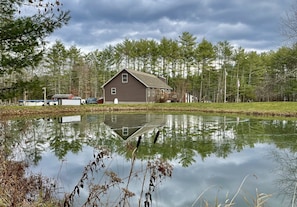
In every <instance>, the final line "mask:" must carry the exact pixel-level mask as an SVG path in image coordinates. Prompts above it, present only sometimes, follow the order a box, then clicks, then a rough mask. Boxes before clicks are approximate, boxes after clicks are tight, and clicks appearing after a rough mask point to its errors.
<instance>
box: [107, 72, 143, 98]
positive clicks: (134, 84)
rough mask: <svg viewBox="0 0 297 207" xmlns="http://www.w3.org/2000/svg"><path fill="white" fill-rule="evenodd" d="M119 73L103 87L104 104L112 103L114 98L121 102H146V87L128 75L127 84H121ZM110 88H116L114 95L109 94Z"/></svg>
mask: <svg viewBox="0 0 297 207" xmlns="http://www.w3.org/2000/svg"><path fill="white" fill-rule="evenodd" d="M123 73H126V72H125V71H123V72H121V73H119V74H118V76H116V77H115V78H114V79H113V80H112V81H110V82H109V83H108V84H107V85H105V87H104V93H105V102H107V103H108V102H113V101H114V99H115V98H117V99H118V101H119V103H121V102H146V101H147V100H146V87H145V86H144V85H143V84H142V83H140V82H139V81H138V80H137V79H135V78H134V77H133V76H131V75H130V74H129V73H127V74H128V83H122V74H123ZM111 88H116V94H115V95H113V94H111Z"/></svg>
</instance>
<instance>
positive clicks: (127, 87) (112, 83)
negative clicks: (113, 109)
mask: <svg viewBox="0 0 297 207" xmlns="http://www.w3.org/2000/svg"><path fill="white" fill-rule="evenodd" d="M102 88H103V95H104V101H105V103H113V102H115V101H118V102H119V103H150V102H163V101H166V100H167V99H168V97H169V95H170V93H171V90H172V88H171V87H170V86H169V85H167V83H166V81H165V79H161V78H158V77H156V76H154V75H152V74H148V73H144V72H140V71H135V70H128V69H124V70H122V71H120V72H119V73H117V74H116V75H115V76H114V77H112V78H111V79H110V80H108V81H107V82H106V83H105V84H104V85H103V86H102Z"/></svg>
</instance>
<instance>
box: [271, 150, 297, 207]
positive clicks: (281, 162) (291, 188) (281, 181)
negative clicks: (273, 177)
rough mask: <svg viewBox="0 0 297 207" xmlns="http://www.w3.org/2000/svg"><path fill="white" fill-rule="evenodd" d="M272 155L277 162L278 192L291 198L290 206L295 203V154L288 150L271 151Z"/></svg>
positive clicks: (296, 169) (296, 181) (296, 160)
mask: <svg viewBox="0 0 297 207" xmlns="http://www.w3.org/2000/svg"><path fill="white" fill-rule="evenodd" d="M272 156H273V158H274V160H275V162H276V163H277V164H278V167H277V172H278V176H279V178H278V180H277V186H278V187H279V188H280V190H279V192H281V194H282V195H283V196H285V197H289V198H291V199H292V200H291V202H292V206H293V205H294V206H295V205H296V204H297V201H296V198H295V199H294V197H296V193H297V154H296V153H294V152H291V151H288V150H284V151H276V150H275V151H273V152H272Z"/></svg>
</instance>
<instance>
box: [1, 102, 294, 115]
mask: <svg viewBox="0 0 297 207" xmlns="http://www.w3.org/2000/svg"><path fill="white" fill-rule="evenodd" d="M113 111H166V112H177V111H178V112H207V113H233V114H242V115H259V116H281V117H297V102H252V103H158V104H117V105H115V104H99V105H82V106H45V107H44V106H0V117H5V116H20V115H21V116H23V115H39V114H43V115H56V114H65V113H78V112H79V113H85V112H113Z"/></svg>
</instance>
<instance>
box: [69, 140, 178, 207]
mask: <svg viewBox="0 0 297 207" xmlns="http://www.w3.org/2000/svg"><path fill="white" fill-rule="evenodd" d="M139 143H140V138H139V140H138V145H139ZM138 145H137V147H136V148H134V150H133V152H132V157H131V166H130V170H129V172H127V173H128V174H125V175H123V176H122V177H120V176H119V175H118V172H117V170H116V169H113V168H112V167H111V166H110V165H108V164H106V162H108V160H109V159H111V157H112V154H111V153H110V152H109V151H108V149H104V148H102V149H98V152H95V153H94V159H93V160H91V161H90V162H89V163H88V164H87V165H86V166H85V167H84V168H83V172H82V176H81V178H79V180H78V183H77V185H75V186H74V188H73V190H72V192H70V193H69V194H67V195H66V196H65V201H64V206H66V207H67V206H73V205H74V204H75V203H76V202H79V201H78V200H76V199H77V198H78V197H79V196H80V192H81V191H82V190H83V189H87V191H88V196H87V198H86V199H85V201H83V205H82V206H110V205H112V206H134V205H136V203H138V206H142V203H143V204H144V205H143V206H145V207H147V206H152V203H153V202H154V201H155V200H154V193H155V192H156V189H157V187H158V185H159V184H160V183H161V182H162V180H163V179H165V177H171V175H172V171H173V168H172V166H171V165H170V164H169V163H168V162H166V161H164V160H161V159H154V160H148V161H147V164H146V167H145V168H143V167H140V168H139V169H138V168H136V166H135V161H136V156H137V150H138ZM96 177H100V179H99V180H98V179H96ZM139 179H140V180H141V179H142V181H141V185H137V189H132V188H133V187H130V184H131V183H133V182H135V181H139ZM133 180H134V181H133ZM146 186H147V187H146ZM133 190H134V191H135V190H137V191H138V192H139V194H136V193H135V192H133ZM135 196H139V198H138V199H137V198H136V199H132V198H133V197H135ZM110 198H112V199H111V200H110ZM80 202H81V201H80ZM105 202H106V203H105ZM132 203H134V205H131V204H132Z"/></svg>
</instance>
